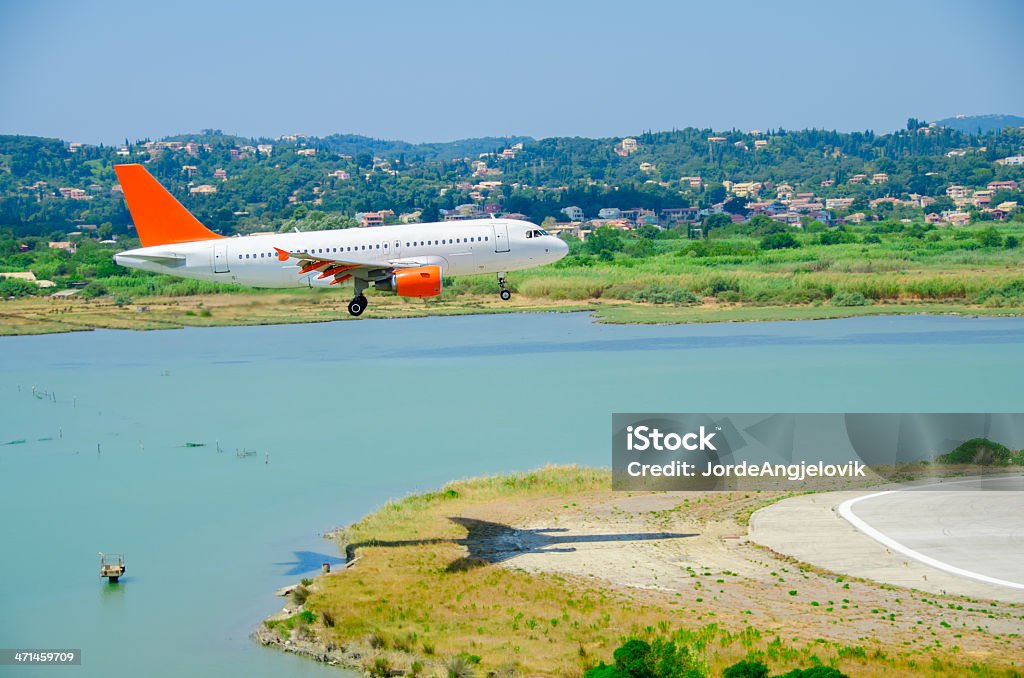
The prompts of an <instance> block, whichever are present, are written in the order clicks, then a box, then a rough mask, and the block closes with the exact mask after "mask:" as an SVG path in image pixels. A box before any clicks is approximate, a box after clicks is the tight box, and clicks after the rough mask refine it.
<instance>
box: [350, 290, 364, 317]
mask: <svg viewBox="0 0 1024 678" xmlns="http://www.w3.org/2000/svg"><path fill="white" fill-rule="evenodd" d="M365 310H366V297H364V296H363V295H361V294H360V295H359V296H358V297H356V298H355V299H353V300H352V301H350V302H348V312H349V313H350V314H351V315H354V316H361V315H362V314H363V311H365Z"/></svg>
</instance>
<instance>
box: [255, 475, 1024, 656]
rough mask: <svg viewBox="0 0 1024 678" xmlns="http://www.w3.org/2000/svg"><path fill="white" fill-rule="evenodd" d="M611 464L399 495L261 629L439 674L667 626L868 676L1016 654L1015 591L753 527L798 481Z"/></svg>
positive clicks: (346, 537) (264, 639)
mask: <svg viewBox="0 0 1024 678" xmlns="http://www.w3.org/2000/svg"><path fill="white" fill-rule="evenodd" d="M606 476H607V472H606V471H600V470H596V469H586V468H580V467H546V468H544V469H540V470H537V471H532V472H528V473H521V474H511V475H506V476H498V477H485V478H474V479H469V480H463V481H458V482H452V483H449V484H448V485H446V486H445V487H444V488H442V489H440V490H438V491H435V492H428V493H426V494H422V495H413V496H409V497H405V498H404V499H401V500H396V501H391V502H389V503H388V504H386V505H385V506H383V507H382V508H380V509H379V510H376V511H374V512H372V513H370V514H368V515H366V516H365V517H364V518H362V519H361V520H359V521H358V522H356V523H354V524H352V525H350V526H348V527H347V528H343V529H342V530H338V531H334V532H331V533H328V534H325V535H324V537H325V538H327V539H331V540H332V541H334V542H335V543H337V544H338V547H339V550H341V551H342V552H344V553H345V554H346V556H348V558H349V561H348V563H346V565H345V566H344V567H341V568H339V569H337V570H335V571H332V572H331V573H330V574H322V575H320V576H317V577H316V578H315V579H313V580H312V581H307V582H304V583H303V584H302V585H298V586H299V588H302V589H304V591H302V595H301V596H300V597H299V598H300V599H301V600H300V599H296V598H289V599H288V600H289V603H288V604H287V606H286V608H285V610H282V611H281V612H279V613H277V614H275V615H272V616H271V617H269V618H267V619H266V620H264V621H263V623H261V624H260V625H259V627H258V628H257V629H255V630H254V631H253V633H252V638H253V639H254V640H255V641H256V642H258V643H260V644H261V645H264V646H267V647H273V648H275V649H279V650H282V651H285V652H292V653H295V654H299V655H302V656H305V657H308V658H311V659H314V660H317V661H322V662H326V663H328V664H335V665H339V666H345V667H346V668H350V669H354V670H357V671H362V672H364V673H370V674H373V675H386V673H384V671H387V672H390V673H391V674H392V675H394V674H396V673H397V674H401V673H407V674H411V675H435V674H437V673H441V674H442V675H443V673H444V671H445V666H446V662H448V661H452V658H455V657H471V658H473V661H474V662H475V663H476V664H479V667H478V669H479V672H480V673H486V672H501V671H503V670H504V671H506V672H507V671H513V673H514V672H519V673H521V674H526V675H579V674H580V673H582V672H583V671H585V670H586V668H587V667H589V666H593V665H596V664H597V663H598V661H602V660H603V661H609V660H610V658H611V652H612V650H613V649H614V648H615V646H616V645H617V644H619V643H620V642H621V639H622V638H625V637H639V638H644V639H647V640H651V639H653V638H656V637H664V636H668V635H670V634H674V635H672V637H673V638H678V639H679V642H683V640H685V639H690V642H697V641H696V640H694V639H698V638H699V639H701V640H700V641H699V642H700V644H701V646H702V647H704V648H705V651H706V652H707V654H708V655H709V656H710V655H712V654H713V661H711V662H710V664H711V665H710V668H711V669H712V673H711V674H710V675H717V674H716V673H715V671H719V670H721V669H722V668H723V667H724V666H726V665H728V664H729V663H732V662H734V661H738V660H740V659H743V658H744V657H745V656H746V654H747V653H748V652H750V651H763V652H769V653H770V652H779V656H777V657H773V659H774V661H773V662H769V663H770V664H773V667H772V668H773V670H782V669H790V668H797V667H799V666H804V667H805V668H806V666H807V662H808V661H812V662H813V661H816V660H812V659H810V657H811V656H812V655H813V656H814V657H817V658H818V659H821V660H824V661H826V663H827V664H829V665H834V666H838V667H839V668H840V669H842V670H847V671H849V672H850V673H851V675H858V676H861V675H866V676H882V675H886V674H887V673H891V672H893V671H896V672H900V673H901V675H902V674H903V673H917V672H922V673H927V669H926V667H928V666H930V664H929V661H932V662H941V663H942V664H944V665H946V666H947V667H948V668H950V669H951V670H955V669H957V668H958V667H960V668H963V669H964V670H966V669H967V666H968V665H969V664H971V663H981V664H982V665H985V664H987V663H988V662H995V664H994V665H993V670H995V669H996V668H998V667H999V666H1003V664H1005V662H1004V660H1003V659H1001V657H1004V656H1012V655H1013V649H1012V648H1013V646H1014V644H1015V643H1016V642H1017V641H1016V638H1015V636H1014V634H1015V633H1019V628H1020V626H1019V625H1020V622H1019V619H1020V615H1021V610H1020V609H1019V608H1020V607H1021V606H1020V605H1018V604H1014V603H1006V602H1001V603H1000V604H999V607H998V608H995V607H994V606H993V607H991V608H990V607H989V602H988V600H976V599H974V598H970V597H968V596H965V595H945V594H939V593H934V592H921V591H917V590H915V589H912V588H902V587H899V586H895V585H892V584H887V583H881V582H875V581H871V580H867V579H863V578H860V577H857V576H850V575H842V574H838V573H836V572H832V571H829V570H826V569H821V568H819V567H815V566H813V565H809V564H807V563H804V562H802V561H800V560H797V559H795V558H793V557H792V556H789V555H785V554H783V553H779V552H777V551H775V550H773V549H772V548H771V547H767V546H762V545H760V543H758V542H757V541H756V540H755V536H754V534H753V530H752V529H751V525H753V524H754V523H755V522H757V521H756V520H755V519H751V516H756V515H758V513H757V512H758V511H760V510H761V509H767V508H768V507H771V506H779V505H780V504H779V503H778V502H779V501H781V500H785V499H789V498H791V497H792V496H793V495H792V494H791V493H783V492H759V493H752V492H748V493H742V492H689V493H683V492H663V493H653V492H613V491H611V490H609V489H607V486H606V485H605V481H606V480H608V478H607V477H606ZM812 496H822V495H812ZM790 587H792V589H790ZM840 600H841V601H842V603H840V602H839V601H840ZM485 602H486V604H485ZM808 605H811V606H812V607H807V606H808ZM819 605H820V607H819ZM975 605H977V607H975ZM826 606H827V609H826ZM840 608H842V609H840ZM833 610H835V611H833ZM921 624H925V625H924V626H921ZM677 626H678V630H673V629H675V628H676V627H677ZM983 627H984V628H983ZM751 634H753V635H751ZM773 637H774V640H772V638H773ZM738 638H744V639H745V640H744V641H743V643H742V645H743V647H740V648H736V647H733V646H734V645H735V640H736V639H738ZM937 639H938V640H939V641H941V642H937ZM769 640H772V642H771V643H769V642H768V641H769ZM822 643H824V644H822ZM779 648H781V649H779ZM947 648H948V649H947ZM712 650H714V652H713V653H712ZM961 651H962V654H960V653H961ZM769 656H771V655H769ZM916 662H920V664H918V663H916ZM1000 662H1002V663H1000ZM1009 666H1013V665H1012V664H1010V665H1009ZM1004 668H1006V667H1004ZM1014 668H1017V667H1014ZM510 675H511V674H510Z"/></svg>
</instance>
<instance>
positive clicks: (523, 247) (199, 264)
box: [114, 219, 568, 287]
mask: <svg viewBox="0 0 1024 678" xmlns="http://www.w3.org/2000/svg"><path fill="white" fill-rule="evenodd" d="M537 230H538V227H537V226H535V225H534V224H531V223H529V222H527V221H518V220H515V219H472V220H465V221H446V222H437V223H429V224H408V225H402V226H375V227H367V228H350V229H343V230H333V231H304V232H301V233H276V234H261V235H248V236H238V237H234V238H218V239H215V240H200V241H196V242H187V243H178V244H172V245H159V246H156V247H141V248H139V249H134V250H128V251H126V252H120V253H118V254H115V255H114V261H115V262H116V263H118V264H120V265H122V266H128V267H130V268H138V269H142V270H144V271H152V272H154V273H165V274H168V275H174V276H179V277H184V278H196V279H198V280H210V281H215V282H229V283H237V284H240V285H249V286H252V287H295V286H296V285H301V286H310V287H313V286H327V285H329V284H330V283H331V278H329V277H328V278H326V279H320V278H318V275H319V272H318V271H313V272H311V273H307V274H304V275H298V271H299V265H298V261H296V260H295V259H288V260H287V261H281V260H280V259H279V258H278V252H277V250H278V249H279V250H284V251H286V252H306V253H309V254H312V255H314V256H316V257H323V258H324V259H334V260H337V261H341V262H353V263H358V264H361V265H364V266H376V265H379V266H380V268H382V269H386V268H390V267H410V266H440V267H441V270H442V272H443V274H444V275H445V276H446V277H447V276H457V275H470V274H475V273H498V272H504V271H514V270H518V269H524V268H531V267H534V266H540V265H542V264H547V263H551V262H553V261H558V260H559V259H561V258H562V257H564V256H565V254H566V253H567V252H568V246H567V245H566V244H565V243H564V242H563V241H562V240H560V239H559V238H556V237H554V236H551V235H535V234H536V233H537ZM528 235H529V236H530V237H527V236H528Z"/></svg>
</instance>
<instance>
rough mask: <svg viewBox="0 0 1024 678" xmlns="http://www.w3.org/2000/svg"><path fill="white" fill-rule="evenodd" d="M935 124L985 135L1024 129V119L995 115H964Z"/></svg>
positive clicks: (938, 121) (1016, 116)
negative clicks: (1006, 129)
mask: <svg viewBox="0 0 1024 678" xmlns="http://www.w3.org/2000/svg"><path fill="white" fill-rule="evenodd" d="M935 124H936V125H938V126H940V127H948V128H949V129H955V130H956V131H958V132H965V133H967V134H985V133H988V132H993V131H996V130H1001V129H1004V128H1006V127H1022V126H1024V117H1021V116H1019V115H998V114H994V113H990V114H988V115H964V116H957V117H955V118H944V119H942V120H936V121H935Z"/></svg>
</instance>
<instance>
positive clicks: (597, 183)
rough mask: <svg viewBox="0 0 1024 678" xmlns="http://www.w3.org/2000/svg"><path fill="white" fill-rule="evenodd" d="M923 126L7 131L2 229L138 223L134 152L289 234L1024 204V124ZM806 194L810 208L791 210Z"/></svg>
mask: <svg viewBox="0 0 1024 678" xmlns="http://www.w3.org/2000/svg"><path fill="white" fill-rule="evenodd" d="M912 122H915V123H916V121H912ZM908 127H913V129H907V130H900V131H898V132H894V133H891V134H875V133H873V132H870V131H867V132H853V133H842V132H835V131H826V130H801V131H788V130H783V129H776V130H766V131H759V130H751V131H739V130H727V131H717V132H716V131H713V130H710V129H695V128H687V129H682V130H673V131H670V132H647V133H644V134H640V135H637V136H636V137H634V138H627V139H620V138H601V139H589V138H581V137H555V138H548V139H540V140H532V139H529V138H525V137H514V138H508V139H500V138H482V139H465V140H461V141H454V142H445V143H428V144H410V143H406V142H401V141H383V140H375V139H370V138H367V137H361V136H354V135H331V136H328V137H323V138H318V137H308V136H300V135H289V136H284V137H279V138H277V139H246V138H242V137H238V136H232V135H228V134H224V133H222V132H220V131H217V130H206V131H203V132H201V133H198V134H187V135H179V136H175V137H169V138H166V139H163V140H160V141H152V140H142V141H139V142H136V143H129V144H126V145H125V146H122V147H104V146H88V145H82V144H76V143H72V142H66V141H62V140H57V139H43V138H38V137H25V136H0V228H5V227H6V228H10V229H11V231H12V234H13V235H15V236H24V235H44V234H47V235H48V234H53V233H54V232H56V231H64V232H68V231H77V230H80V227H81V226H82V225H83V224H85V225H97V226H99V225H103V224H104V223H109V224H110V227H109V228H108V229H106V230H107V232H108V233H112V234H129V233H130V231H129V228H128V226H129V224H130V217H129V214H128V212H127V210H126V209H125V207H124V201H123V199H122V196H121V194H120V193H119V192H118V190H117V187H116V177H115V175H114V172H113V165H114V164H116V163H122V162H140V163H145V164H146V165H147V167H148V168H149V170H150V172H152V173H153V174H154V175H155V176H156V177H157V179H159V180H160V181H161V182H162V183H163V184H164V185H165V186H167V187H168V188H169V189H170V190H171V191H172V192H173V193H174V194H175V195H176V196H178V197H179V199H180V200H181V201H182V202H183V203H184V204H185V206H186V207H188V208H189V209H190V210H193V211H194V212H195V213H196V215H197V216H198V217H199V218H200V219H201V220H203V221H204V222H206V223H209V224H210V225H211V226H212V227H213V228H215V229H216V230H219V231H221V232H223V233H226V234H230V233H236V232H251V231H257V230H268V229H275V230H276V229H278V228H281V227H282V225H283V224H285V222H286V221H288V220H290V219H298V220H301V219H302V218H303V217H304V216H305V215H307V214H311V213H319V212H326V213H336V214H340V215H344V216H345V217H347V218H349V219H351V218H352V217H356V216H357V215H358V214H359V213H363V212H376V211H381V210H384V211H386V218H387V220H388V221H389V222H394V221H396V220H397V219H398V218H399V217H400V216H401V215H403V214H406V215H409V216H407V218H410V219H415V218H420V219H423V220H431V219H438V218H440V217H441V216H442V214H443V212H442V211H443V210H454V209H455V208H457V207H459V208H460V210H461V212H460V213H462V214H465V215H472V214H475V213H484V212H491V211H496V212H498V213H517V214H523V215H525V216H526V217H527V218H529V219H531V220H533V221H536V222H538V223H539V222H541V221H543V220H545V219H548V218H553V219H555V220H558V221H563V220H565V219H566V215H565V214H564V213H563V211H562V210H563V209H564V208H566V207H570V206H576V207H579V208H581V210H582V212H583V214H584V215H585V216H584V218H586V219H593V218H595V217H597V216H598V212H599V211H600V210H602V209H604V208H609V209H610V210H612V213H614V210H616V209H617V210H637V209H642V210H651V211H653V212H655V213H656V215H661V214H662V213H663V210H665V209H682V208H687V207H691V206H696V207H701V208H704V209H705V210H709V209H710V208H712V207H714V206H716V205H721V204H722V203H723V202H726V201H729V204H730V205H731V207H730V208H729V211H731V212H732V213H734V214H745V215H747V216H750V215H751V211H750V210H748V209H746V207H745V205H746V203H747V202H752V203H760V204H762V205H768V204H769V203H772V202H773V201H782V203H781V204H782V205H783V206H785V207H786V209H787V210H788V211H789V212H791V213H792V216H791V217H790V219H789V221H788V222H787V223H791V224H793V225H796V224H798V222H799V219H801V218H803V216H808V215H809V216H810V217H811V218H814V219H819V220H824V221H828V220H829V219H830V218H832V217H835V218H843V217H846V216H847V215H849V214H851V213H854V212H858V213H863V214H865V218H866V219H868V220H872V219H876V218H878V219H882V218H888V217H899V218H922V217H923V212H922V208H923V209H926V210H930V211H932V212H936V213H938V212H941V211H944V210H946V211H949V210H953V208H954V207H961V206H962V205H961V204H959V203H957V204H954V201H955V200H956V199H959V197H963V196H960V194H957V196H959V197H957V196H954V195H953V194H952V193H950V192H949V191H948V189H949V188H950V186H962V187H964V191H961V193H963V194H964V195H967V196H968V197H970V194H971V193H973V191H975V190H983V189H986V187H987V186H988V184H990V183H992V182H993V181H998V182H1005V183H1003V184H1000V185H999V188H998V189H997V190H996V192H995V194H994V195H992V196H990V197H991V198H992V199H993V200H997V202H993V203H992V204H993V205H998V204H1000V202H1004V201H1007V200H1010V201H1013V200H1016V196H1017V195H1018V194H1019V190H1018V188H1019V183H1020V182H1021V181H1022V180H1024V167H1022V166H1020V165H1015V164H1012V163H1009V164H1008V163H1005V162H1002V159H1004V158H1012V157H1016V156H1019V155H1020V154H1021V153H1022V151H1024V130H1021V129H1018V128H1012V129H1004V130H999V131H992V132H987V133H983V134H981V135H977V134H967V133H964V132H960V131H957V130H955V129H950V128H945V127H937V126H925V125H924V124H920V125H917V124H915V125H913V126H911V125H908ZM1007 191H1010V192H1009V193H1007ZM947 193H948V195H947ZM890 198H891V199H893V200H892V201H889V202H887V203H885V204H879V203H878V201H879V200H880V199H886V200H888V199H890ZM951 198H953V199H951ZM730 199H731V200H730ZM791 199H792V201H794V202H793V204H794V205H803V206H805V207H806V208H807V209H804V210H803V211H801V210H800V209H797V208H795V207H794V208H792V209H791V208H790V201H791ZM836 199H838V200H839V201H840V202H837V203H834V204H832V203H830V202H829V201H830V200H832V201H834V200H836ZM460 206H462V207H460ZM974 207H978V205H974ZM716 209H717V210H718V211H720V209H719V208H716ZM979 209H980V208H979ZM392 212H393V215H392V214H391V213H392ZM826 212H827V214H826ZM637 215H639V212H636V213H634V214H633V215H632V217H631V218H633V222H631V223H636V216H637ZM967 216H970V215H967V214H966V213H965V217H967ZM627 218H630V217H627ZM659 218H660V216H659ZM970 218H971V219H972V220H974V219H975V217H974V216H970ZM577 220H578V219H577ZM780 220H782V221H786V220H785V219H781V218H780ZM326 223H328V222H322V223H321V224H320V225H321V227H322V226H323V225H324V224H326ZM339 223H341V222H339ZM344 223H345V224H348V225H352V224H354V223H355V222H351V221H348V222H344ZM288 225H289V227H290V226H293V225H296V224H295V223H292V222H289V224H288ZM298 225H303V224H298ZM311 225H312V224H311V223H306V224H304V225H303V227H310V226H311ZM661 225H665V224H661ZM669 225H671V223H670V224H669Z"/></svg>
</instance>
